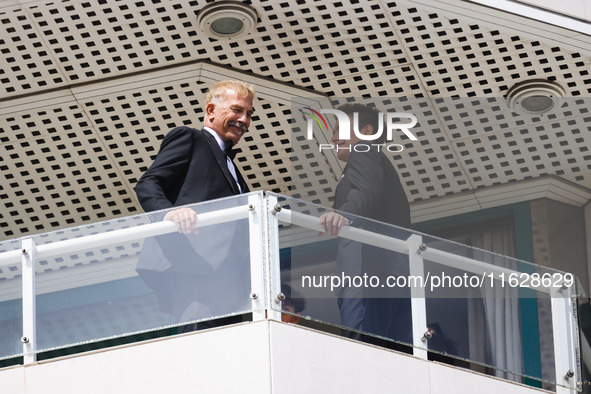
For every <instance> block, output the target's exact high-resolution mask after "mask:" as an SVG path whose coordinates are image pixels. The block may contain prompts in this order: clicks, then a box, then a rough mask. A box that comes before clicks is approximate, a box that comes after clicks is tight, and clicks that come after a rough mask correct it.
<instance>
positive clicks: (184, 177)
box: [135, 81, 254, 330]
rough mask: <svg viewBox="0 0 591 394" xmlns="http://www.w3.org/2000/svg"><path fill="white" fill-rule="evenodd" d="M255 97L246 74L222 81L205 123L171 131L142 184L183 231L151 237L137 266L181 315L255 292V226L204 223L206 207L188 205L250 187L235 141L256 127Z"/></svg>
mask: <svg viewBox="0 0 591 394" xmlns="http://www.w3.org/2000/svg"><path fill="white" fill-rule="evenodd" d="M253 98H254V90H253V89H252V87H251V86H250V85H247V84H245V83H243V82H240V81H222V82H220V83H218V84H216V85H215V86H214V87H213V88H211V89H210V90H209V92H208V93H207V95H206V98H205V117H204V127H203V129H201V130H198V129H192V128H189V127H184V126H182V127H177V128H175V129H173V130H172V131H170V133H168V134H167V135H166V136H165V137H164V139H163V141H162V144H161V147H160V151H159V152H158V155H157V156H156V159H155V160H154V163H153V164H152V165H151V167H150V168H149V169H148V170H147V171H146V172H145V173H144V174H143V175H142V177H141V178H140V179H139V181H138V183H137V184H136V186H135V191H136V194H137V196H138V199H139V202H140V204H141V206H142V208H143V209H144V211H146V212H151V211H160V210H167V211H165V212H158V213H155V214H154V215H153V220H162V219H163V220H170V221H173V222H174V223H175V224H176V226H177V229H178V232H179V233H180V234H167V235H163V236H158V237H156V238H150V239H147V240H146V241H145V242H144V246H143V249H142V253H141V254H140V258H139V260H138V264H137V268H136V269H137V271H138V273H139V274H140V275H141V276H142V278H143V279H144V280H145V281H146V283H147V284H148V285H149V286H150V287H152V288H153V289H154V290H155V292H156V293H157V295H158V297H159V302H160V306H161V308H162V309H163V310H164V311H166V312H169V313H172V314H174V315H175V316H176V318H177V319H178V321H179V322H187V321H191V320H199V319H203V318H208V317H211V316H216V315H222V314H229V313H232V312H236V309H237V308H238V309H239V308H240V305H242V304H243V303H244V302H245V301H248V300H249V299H248V294H249V293H248V288H249V287H250V283H249V282H250V281H249V279H248V278H249V277H250V271H249V264H248V229H247V227H246V229H245V228H244V223H242V224H241V223H227V224H222V225H215V226H208V227H207V228H206V229H202V230H201V231H197V230H195V229H194V226H195V225H196V223H197V220H198V214H197V212H195V211H194V210H193V209H192V208H191V207H187V206H186V205H187V204H192V203H198V202H203V201H207V200H213V199H218V198H221V197H227V196H232V195H237V194H240V193H245V192H248V191H249V190H248V186H247V184H246V182H245V181H244V178H243V177H242V175H241V174H240V171H239V170H238V168H237V167H236V166H234V163H233V162H232V157H233V154H232V152H231V150H230V149H231V148H232V147H233V146H235V145H236V144H238V142H239V141H240V138H241V137H242V136H243V135H244V134H245V133H246V132H247V131H248V128H249V126H250V121H251V117H252V114H253V111H254V109H253V103H252V102H253ZM176 207H178V208H176ZM224 292H225V293H224ZM243 300H244V301H243ZM188 330H190V328H189V329H188Z"/></svg>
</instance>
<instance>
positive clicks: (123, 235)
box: [0, 205, 248, 267]
mask: <svg viewBox="0 0 591 394" xmlns="http://www.w3.org/2000/svg"><path fill="white" fill-rule="evenodd" d="M246 218H248V206H247V205H241V206H237V207H232V208H226V209H221V210H217V211H212V212H204V213H199V214H198V215H197V224H196V225H195V228H200V227H205V226H210V225H214V224H220V223H226V222H230V221H234V220H238V219H246ZM175 231H177V228H176V225H175V224H174V223H173V222H172V221H168V220H166V221H160V222H155V223H148V224H142V225H139V226H135V227H130V228H124V229H119V230H113V231H107V232H104V233H98V234H91V235H85V236H81V237H77V238H72V239H67V240H63V241H56V242H51V243H47V244H42V245H37V254H36V258H37V259H46V258H49V257H53V256H57V255H60V254H64V253H75V252H79V251H82V250H86V249H90V248H100V247H104V246H108V245H111V244H113V243H114V242H118V243H121V242H129V241H135V240H138V239H142V238H146V237H155V236H158V235H164V234H169V233H173V232H175ZM21 255H22V252H21V250H11V251H8V252H3V253H0V267H2V266H6V265H10V264H16V263H20V259H21Z"/></svg>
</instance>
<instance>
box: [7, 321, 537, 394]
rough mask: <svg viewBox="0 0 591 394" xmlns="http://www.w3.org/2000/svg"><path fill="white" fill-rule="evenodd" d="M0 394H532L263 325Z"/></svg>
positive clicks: (69, 364) (199, 335)
mask: <svg viewBox="0 0 591 394" xmlns="http://www.w3.org/2000/svg"><path fill="white" fill-rule="evenodd" d="M0 387H2V393H3V394H53V393H59V394H69V393H85V394H93V393H100V394H103V393H111V394H116V393H125V394H133V393H164V392H171V391H174V392H183V393H224V394H227V393H257V394H264V393H281V394H286V393H326V394H329V393H392V392H398V393H413V394H446V393H454V394H463V393H466V394H467V393H473V392H474V388H475V387H478V392H479V394H496V393H504V394H513V393H514V394H528V393H536V392H541V391H540V390H537V389H532V388H529V387H525V386H522V385H518V384H514V383H510V382H506V381H502V380H499V379H496V378H492V377H490V376H485V375H480V374H477V373H474V372H470V371H467V370H462V369H458V368H454V367H450V366H447V365H443V364H438V363H434V362H429V361H425V360H421V359H418V358H415V357H412V356H408V355H404V354H400V353H396V352H393V351H389V350H384V349H381V348H377V347H373V346H369V345H365V344H362V343H359V342H354V341H350V340H347V339H343V338H341V337H336V336H332V335H330V334H326V333H320V332H316V331H313V330H311V329H307V328H303V327H300V326H294V325H288V324H285V323H280V322H276V321H271V320H264V321H258V322H252V323H244V324H240V325H235V326H226V327H223V328H218V329H212V330H208V331H201V332H196V333H190V334H186V335H181V336H176V337H169V338H166V339H160V340H154V341H149V342H144V343H137V344H133V345H126V346H122V347H118V348H110V349H106V350H103V351H95V352H90V353H86V354H80V355H77V356H71V357H65V358H61V359H53V360H50V361H45V362H39V363H37V364H33V365H28V366H18V367H13V368H10V369H5V370H3V371H0Z"/></svg>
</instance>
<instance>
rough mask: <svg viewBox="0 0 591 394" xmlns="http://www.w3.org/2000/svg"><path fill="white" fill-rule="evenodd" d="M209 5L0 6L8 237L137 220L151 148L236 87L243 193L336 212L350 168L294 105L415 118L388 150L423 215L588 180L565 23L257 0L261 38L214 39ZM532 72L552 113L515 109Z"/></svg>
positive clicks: (585, 72) (2, 187)
mask: <svg viewBox="0 0 591 394" xmlns="http://www.w3.org/2000/svg"><path fill="white" fill-rule="evenodd" d="M209 3H211V1H204V0H196V1H168V0H144V1H129V0H121V1H115V0H113V1H106V0H103V1H92V2H91V1H83V0H59V1H35V0H33V1H20V2H15V1H13V0H4V1H2V0H0V52H1V53H2V56H0V82H1V85H0V92H1V93H0V170H1V175H0V180H1V183H0V238H4V239H6V238H14V237H17V236H21V235H28V234H32V233H39V232H45V231H49V230H52V229H56V228H64V227H69V226H73V225H78V224H82V223H88V222H94V221H99V220H106V219H110V218H114V217H121V216H127V215H130V214H135V213H139V212H141V208H140V207H139V205H138V203H137V201H136V198H135V194H134V192H133V187H134V184H135V182H136V181H137V179H138V178H139V176H141V174H142V172H143V171H145V169H146V168H148V166H149V165H150V164H151V162H152V160H153V158H154V156H155V154H156V152H157V151H158V147H159V144H160V141H161V139H162V138H163V136H164V135H165V133H166V132H168V131H169V130H170V129H171V128H173V127H174V126H178V125H182V124H185V125H191V126H193V127H201V125H202V118H203V116H202V102H203V94H204V92H205V91H206V89H207V88H208V87H209V86H211V85H212V84H213V83H214V82H215V81H217V80H221V79H228V78H240V79H244V80H247V81H251V82H253V83H254V84H255V85H256V87H257V88H258V94H257V100H256V103H255V106H256V112H255V115H256V116H255V118H254V120H253V124H252V126H251V132H250V133H249V134H248V135H247V136H246V137H244V139H243V140H242V141H241V144H240V145H239V147H240V148H241V153H240V154H239V156H238V158H237V163H238V165H239V166H240V167H241V170H242V171H243V173H244V175H245V176H246V178H247V181H248V182H249V185H250V186H251V188H252V189H265V190H273V191H276V192H279V193H282V194H288V195H289V194H293V195H294V196H296V197H300V198H303V199H305V200H308V201H312V202H314V203H318V204H322V205H330V204H331V198H332V193H333V191H334V186H335V184H336V181H337V179H338V177H339V175H340V172H341V168H342V164H341V163H339V162H338V161H337V160H336V158H335V156H334V153H331V152H324V153H321V152H319V151H318V150H317V144H318V142H319V141H317V140H312V141H306V142H305V144H304V143H302V144H300V142H302V137H301V135H300V137H298V133H301V132H302V130H301V129H300V130H298V129H297V127H295V123H294V122H295V121H297V120H298V119H299V117H301V116H300V114H297V113H295V114H294V113H292V106H291V101H292V97H294V96H297V97H299V98H302V99H303V100H304V101H306V100H308V99H309V100H312V101H315V102H317V103H321V102H324V101H322V99H323V98H324V99H327V100H332V101H333V102H334V101H336V100H337V99H340V98H364V99H370V98H371V99H374V100H375V99H378V100H382V102H383V106H384V108H386V109H387V110H390V108H395V109H396V110H397V111H409V112H413V113H415V115H416V116H417V118H418V121H419V123H418V124H417V126H416V128H415V132H416V133H417V136H418V137H419V139H418V141H404V147H405V149H404V151H403V152H400V153H396V154H391V155H390V157H391V159H392V161H393V163H394V166H395V167H396V168H397V170H398V171H399V173H400V176H401V178H402V181H403V184H404V186H405V188H406V192H407V195H408V196H409V199H410V200H411V202H413V209H415V210H416V209H418V207H419V205H420V204H421V203H424V202H428V201H438V200H439V199H443V198H449V197H451V196H458V195H466V194H469V193H473V194H474V193H476V192H477V191H481V190H488V189H489V188H491V187H497V186H499V185H507V184H512V183H516V182H521V181H524V180H528V179H536V178H539V177H544V176H551V177H555V178H557V179H560V180H562V181H564V182H567V183H569V184H570V183H572V184H574V185H576V186H577V187H579V188H581V189H585V190H587V189H590V188H591V179H590V175H589V174H590V170H591V155H590V154H589V151H588V146H590V145H591V141H590V140H589V135H590V130H589V126H588V124H589V114H588V108H589V107H590V105H589V102H588V99H587V97H588V96H589V93H590V89H591V77H590V75H589V70H590V69H591V58H590V54H591V49H589V50H585V49H584V45H582V44H581V47H582V48H583V49H582V50H580V51H578V50H574V49H573V45H570V46H567V45H562V44H561V42H566V41H567V38H565V39H564V40H562V41H560V40H558V39H557V38H556V37H558V36H559V35H560V34H563V35H564V37H568V36H569V32H568V31H564V32H562V31H561V30H560V29H557V28H552V29H546V28H545V27H544V26H543V25H539V26H538V27H539V35H538V36H536V34H537V33H536V29H532V28H529V26H531V25H532V23H534V22H532V21H529V20H528V21H527V23H524V26H528V27H524V28H522V29H521V30H520V28H515V27H513V28H511V27H508V26H512V24H511V23H502V22H503V21H502V20H499V23H498V24H495V23H494V22H489V20H490V18H487V17H486V12H488V11H487V9H485V8H482V7H478V6H477V5H475V4H473V3H469V2H466V3H464V2H461V1H460V0H457V1H455V3H454V1H452V0H446V1H445V2H443V3H442V2H437V1H435V0H433V2H432V3H429V1H427V0H422V1H416V2H409V1H388V0H373V1H372V0H368V1H359V0H342V1H313V0H299V1H289V2H288V1H284V2H282V1H271V0H253V1H249V2H246V3H247V4H250V5H251V6H252V7H253V8H254V9H255V10H256V12H257V14H258V22H257V26H256V29H255V31H253V32H252V33H250V34H249V35H247V36H245V37H242V38H239V39H237V40H215V39H212V38H208V37H205V36H204V34H202V33H201V32H200V31H199V28H198V24H197V15H198V13H199V11H200V10H201V9H202V8H203V7H204V6H206V5H207V4H209ZM444 3H445V4H452V3H454V4H460V5H461V7H459V6H458V7H456V8H455V9H454V10H453V11H446V10H445V9H444V8H445V7H444ZM458 9H461V10H465V12H457V10H458ZM475 16H476V17H475ZM507 18H509V16H507ZM511 18H512V19H511V22H514V21H515V18H517V17H516V16H511ZM483 21H487V22H483ZM514 25H515V23H513V26H514ZM587 47H591V45H588V46H587ZM531 78H541V79H545V80H550V81H555V82H556V83H558V84H560V85H561V86H562V87H563V88H564V90H565V91H566V95H567V96H568V97H570V98H569V99H567V100H566V101H565V102H564V105H563V108H561V109H560V111H559V112H557V113H554V114H549V115H546V116H542V117H538V118H536V117H524V116H522V115H518V114H515V113H512V112H511V111H509V110H508V107H507V104H506V102H505V100H504V99H503V96H504V95H506V93H507V91H508V89H509V88H511V87H512V86H513V85H514V84H515V83H518V82H521V81H523V80H526V79H531ZM405 100H406V101H405ZM292 118H293V119H292ZM292 127H294V129H293V130H292ZM293 143H296V146H295V148H294V146H293ZM306 144H307V148H306V151H305V152H303V151H300V149H303V148H304V145H306ZM296 186H297V187H296ZM479 203H480V202H477V204H479Z"/></svg>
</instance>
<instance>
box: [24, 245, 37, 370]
mask: <svg viewBox="0 0 591 394" xmlns="http://www.w3.org/2000/svg"><path fill="white" fill-rule="evenodd" d="M21 245H22V250H21V253H22V258H21V262H22V291H23V300H22V301H23V336H22V338H21V341H22V342H23V354H24V364H25V365H26V364H31V363H34V362H36V361H37V321H36V318H37V312H36V307H35V296H36V293H35V258H36V254H37V246H36V245H35V242H34V241H33V239H31V238H28V239H25V240H23V242H22V244H21Z"/></svg>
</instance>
